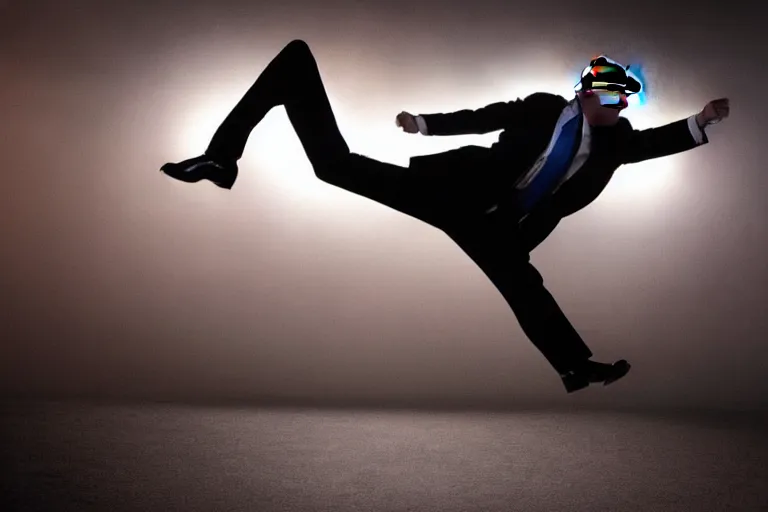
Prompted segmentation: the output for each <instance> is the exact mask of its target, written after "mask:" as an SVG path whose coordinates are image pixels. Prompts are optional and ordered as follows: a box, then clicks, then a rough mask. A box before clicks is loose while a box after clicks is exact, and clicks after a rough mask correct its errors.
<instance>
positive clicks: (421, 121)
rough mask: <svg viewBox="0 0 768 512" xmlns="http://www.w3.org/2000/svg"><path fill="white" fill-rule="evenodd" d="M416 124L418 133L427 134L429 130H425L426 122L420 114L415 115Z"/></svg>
mask: <svg viewBox="0 0 768 512" xmlns="http://www.w3.org/2000/svg"><path fill="white" fill-rule="evenodd" d="M416 126H418V127H419V133H421V134H422V135H429V132H428V131H427V122H426V121H425V120H424V118H423V117H422V116H416Z"/></svg>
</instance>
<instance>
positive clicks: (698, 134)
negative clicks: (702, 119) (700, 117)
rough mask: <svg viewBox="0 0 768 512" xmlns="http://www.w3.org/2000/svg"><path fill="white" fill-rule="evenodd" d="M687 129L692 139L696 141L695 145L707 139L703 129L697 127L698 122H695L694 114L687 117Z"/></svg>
mask: <svg viewBox="0 0 768 512" xmlns="http://www.w3.org/2000/svg"><path fill="white" fill-rule="evenodd" d="M688 130H689V131H690V132H691V136H692V137H693V140H695V141H696V145H701V144H704V143H705V142H706V141H707V136H706V135H705V134H704V130H703V129H701V128H699V125H698V123H696V116H695V115H693V116H691V117H689V118H688Z"/></svg>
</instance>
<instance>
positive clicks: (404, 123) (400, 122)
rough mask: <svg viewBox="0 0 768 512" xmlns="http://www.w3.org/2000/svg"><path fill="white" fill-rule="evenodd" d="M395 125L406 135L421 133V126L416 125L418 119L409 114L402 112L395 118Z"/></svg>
mask: <svg viewBox="0 0 768 512" xmlns="http://www.w3.org/2000/svg"><path fill="white" fill-rule="evenodd" d="M395 124H396V125H397V126H399V127H400V128H402V129H403V131H404V132H406V133H419V125H418V124H416V117H414V116H413V115H412V114H409V113H408V112H400V113H399V114H397V117H396V118H395Z"/></svg>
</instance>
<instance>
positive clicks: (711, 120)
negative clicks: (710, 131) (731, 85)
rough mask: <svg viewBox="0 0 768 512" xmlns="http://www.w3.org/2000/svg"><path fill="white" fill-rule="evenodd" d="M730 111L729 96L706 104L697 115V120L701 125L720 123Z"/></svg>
mask: <svg viewBox="0 0 768 512" xmlns="http://www.w3.org/2000/svg"><path fill="white" fill-rule="evenodd" d="M729 113H730V105H729V102H728V98H720V99H717V100H712V101H710V102H709V103H707V104H706V105H705V106H704V109H703V110H702V111H701V112H699V113H698V114H697V115H696V122H697V123H698V124H699V126H700V127H704V126H705V125H708V124H715V123H719V122H720V121H722V120H723V119H725V118H726V117H728V114H729Z"/></svg>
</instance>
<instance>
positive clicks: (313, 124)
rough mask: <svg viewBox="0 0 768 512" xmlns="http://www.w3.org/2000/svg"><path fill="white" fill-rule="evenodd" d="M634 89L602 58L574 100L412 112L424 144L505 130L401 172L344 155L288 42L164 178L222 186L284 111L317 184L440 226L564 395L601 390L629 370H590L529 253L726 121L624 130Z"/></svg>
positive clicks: (410, 124) (303, 55) (709, 109)
mask: <svg viewBox="0 0 768 512" xmlns="http://www.w3.org/2000/svg"><path fill="white" fill-rule="evenodd" d="M639 90H640V84H639V83H638V82H637V81H636V80H634V79H633V78H631V77H628V76H627V74H626V72H625V70H624V68H623V67H621V66H620V65H619V64H618V63H616V62H614V61H612V60H610V59H608V58H607V57H604V56H601V57H599V58H596V59H593V60H592V62H590V65H589V66H588V67H587V68H585V70H584V73H583V74H582V77H581V80H580V82H579V90H578V93H577V95H576V97H575V98H574V99H572V100H570V101H568V100H566V99H565V98H563V97H561V96H557V95H553V94H547V93H535V94H532V95H530V96H528V97H526V98H524V99H517V100H514V101H510V102H501V103H495V104H492V105H488V106H486V107H483V108H480V109H478V110H462V111H459V112H453V113H447V114H425V115H420V116H413V115H411V114H409V113H407V112H402V113H400V114H399V115H398V116H397V117H396V122H397V124H398V126H400V127H402V129H403V130H404V131H406V132H408V133H419V132H420V133H422V134H424V135H429V136H436V135H458V134H482V133H488V132H492V131H496V130H503V131H502V132H501V134H500V136H499V140H498V142H497V143H495V144H493V145H492V146H491V147H490V148H486V147H480V146H465V147H462V148H459V149H456V150H452V151H447V152H443V153H438V154H434V155H425V156H419V157H413V158H411V160H410V165H409V166H408V167H407V168H406V167H401V166H397V165H393V164H389V163H385V162H380V161H377V160H373V159H371V158H367V157H365V156H363V155H359V154H356V153H352V152H350V150H349V147H348V146H347V144H346V142H345V141H344V138H343V137H342V135H341V133H340V132H339V129H338V126H337V124H336V120H335V117H334V115H333V112H332V110H331V107H330V104H329V102H328V97H327V95H326V93H325V88H324V86H323V83H322V80H321V78H320V73H319V71H318V68H317V63H316V62H315V59H314V56H313V55H312V53H311V51H310V49H309V47H308V45H307V44H306V43H305V42H303V41H301V40H295V41H292V42H291V43H289V44H288V45H287V46H286V47H285V48H284V49H283V50H282V51H281V52H280V53H279V54H278V55H277V56H276V57H275V58H274V59H273V60H272V61H271V62H270V63H269V65H268V66H267V67H266V68H265V69H264V71H263V72H262V73H261V75H260V76H259V77H258V78H257V80H256V82H255V83H254V84H253V85H252V86H251V87H250V89H249V90H248V91H247V92H246V94H245V95H244V96H243V98H242V99H241V100H240V101H239V102H238V104H237V105H236V106H235V107H234V109H233V110H232V111H231V112H230V114H229V115H228V116H227V117H226V119H225V120H224V121H223V122H222V124H221V125H220V126H219V128H218V130H217V131H216V133H215V134H214V136H213V138H212V140H211V142H210V144H209V146H208V148H207V150H206V151H205V153H204V154H202V155H200V156H197V157H194V158H190V159H188V160H184V161H182V162H178V163H167V164H165V165H164V166H163V167H162V168H161V171H162V172H164V173H165V174H167V175H168V176H171V177H173V178H176V179H178V180H181V181H185V182H190V183H192V182H198V181H201V180H204V179H207V180H210V181H211V182H213V183H215V184H216V185H218V186H219V187H222V188H226V189H230V188H231V187H232V186H233V184H234V182H235V180H236V178H237V173H238V166H237V160H239V159H240V158H241V156H242V154H243V151H244V149H245V145H246V142H247V139H248V137H249V135H250V133H251V131H252V130H253V128H254V127H255V126H256V125H257V124H258V123H259V121H261V119H262V118H263V117H264V116H265V115H266V114H267V112H269V111H270V110H271V109H272V108H273V107H275V106H277V105H283V106H284V107H285V110H286V112H287V114H288V117H289V119H290V121H291V123H292V125H293V127H294V129H295V130H296V134H297V135H298V137H299V139H300V141H301V143H302V146H303V147H304V150H305V152H306V154H307V157H308V158H309V160H310V162H311V164H312V166H313V169H314V171H315V174H316V175H317V177H318V178H320V179H321V180H323V181H325V182H327V183H330V184H332V185H335V186H338V187H341V188H344V189H346V190H349V191H351V192H354V193H356V194H360V195H363V196H366V197H368V198H370V199H373V200H375V201H377V202H379V203H382V204H385V205H387V206H389V207H391V208H394V209H396V210H398V211H401V212H403V213H406V214H408V215H411V216H413V217H415V218H418V219H420V220H422V221H424V222H427V223H429V224H431V225H432V226H434V227H436V228H438V229H440V230H442V231H444V232H445V233H446V234H447V235H448V236H450V237H451V238H452V239H453V240H454V241H455V242H456V243H457V244H458V245H459V246H460V247H461V248H462V249H463V250H464V251H465V252H466V253H467V255H468V256H469V257H470V258H472V260H473V261H474V262H475V263H477V265H478V266H479V267H480V268H481V269H482V270H483V272H484V273H485V274H486V275H487V276H488V278H489V279H490V280H491V281H492V282H493V284H494V285H495V286H496V287H497V289H498V290H499V291H500V292H501V294H502V296H503V297H504V298H505V299H506V300H507V302H508V304H509V306H510V307H511V309H512V311H513V312H514V313H515V316H516V317H517V319H518V321H519V323H520V325H521V327H522V329H523V331H524V332H525V334H526V335H527V336H528V338H529V339H530V340H531V341H532V342H533V344H534V345H535V346H536V347H537V348H538V349H539V350H540V351H541V353H542V354H543V355H544V357H545V358H546V359H547V360H548V361H549V362H550V364H551V365H552V366H553V368H554V369H555V370H556V371H557V372H558V374H559V375H560V377H561V378H562V381H563V384H564V385H565V388H566V390H567V391H568V392H569V393H570V392H573V391H575V390H578V389H582V388H584V387H586V386H588V385H589V384H590V383H593V382H602V383H604V384H609V383H611V382H614V381H615V380H617V379H619V378H621V377H623V376H624V375H625V374H626V373H627V371H629V364H628V363H627V362H626V361H624V360H621V361H617V362H616V363H613V364H606V363H599V362H595V361H591V360H590V358H591V357H592V352H591V351H590V350H589V348H588V347H587V346H586V344H585V343H584V342H583V340H582V339H581V337H580V336H579V335H578V333H577V332H576V331H575V329H574V328H573V327H572V326H571V324H570V322H569V321H568V320H567V318H566V317H565V315H564V314H563V312H562V311H561V310H560V308H559V306H558V305H557V303H556V302H555V300H554V298H553V297H552V295H551V294H550V293H549V292H548V291H547V289H546V288H545V287H544V285H543V280H542V277H541V275H540V274H539V273H538V271H537V270H536V269H535V268H534V267H533V265H531V263H530V252H531V251H532V250H533V249H534V248H535V247H536V246H538V245H539V244H540V243H541V242H542V241H543V240H544V239H545V238H546V237H547V236H548V235H549V234H550V233H551V232H552V230H553V229H554V228H555V226H556V225H557V224H558V223H559V222H560V220H561V219H562V218H563V217H565V216H567V215H570V214H572V213H574V212H576V211H578V210H580V209H582V208H584V207H585V206H586V205H588V204H589V203H591V202H592V201H593V200H594V199H595V198H596V197H597V196H598V195H599V194H600V192H601V191H602V190H603V189H604V188H605V186H606V185H607V183H608V181H609V180H610V178H611V176H612V175H613V173H614V171H615V170H616V169H617V168H618V167H619V166H620V165H622V164H626V163H632V162H640V161H642V160H647V159H650V158H658V157H661V156H666V155H671V154H674V153H679V152H681V151H686V150H688V149H691V148H694V147H696V146H698V145H701V144H705V143H707V142H708V139H707V136H706V134H705V133H704V127H705V126H706V125H707V124H709V123H711V122H717V121H719V120H720V119H722V118H723V117H726V116H727V115H728V100H727V99H720V100H715V101H713V102H710V103H708V104H707V105H706V106H705V108H704V109H703V110H702V111H701V112H700V113H698V114H697V115H695V116H691V117H690V118H688V119H683V120H680V121H676V122H674V123H671V124H668V125H666V126H662V127H659V128H653V129H649V130H641V131H638V130H633V129H632V127H631V125H630V123H629V122H628V121H627V120H626V119H624V118H622V117H620V116H619V113H620V111H621V109H623V108H625V107H626V106H627V96H628V95H629V94H633V93H636V92H638V91H639Z"/></svg>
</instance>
